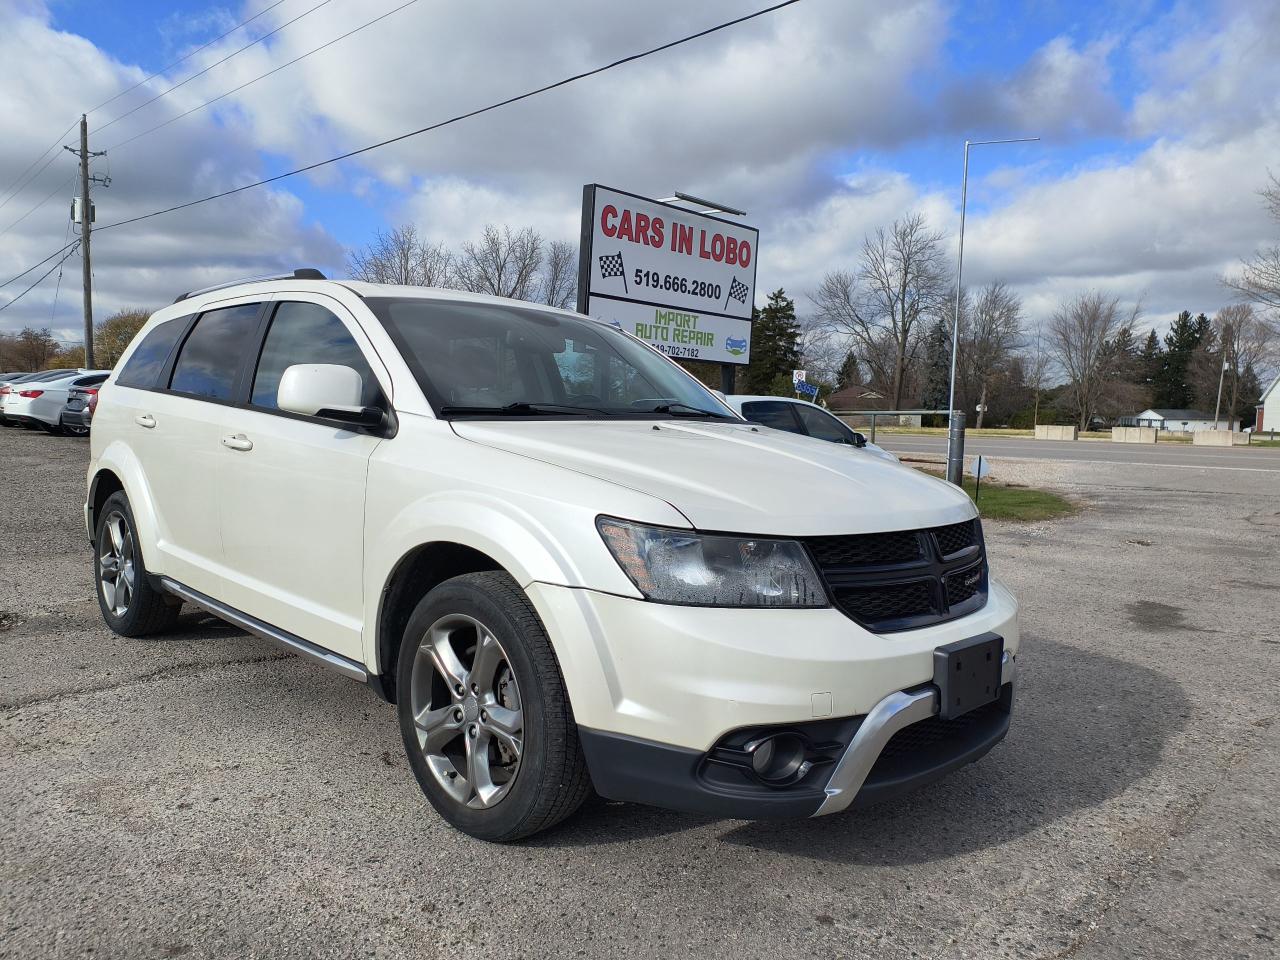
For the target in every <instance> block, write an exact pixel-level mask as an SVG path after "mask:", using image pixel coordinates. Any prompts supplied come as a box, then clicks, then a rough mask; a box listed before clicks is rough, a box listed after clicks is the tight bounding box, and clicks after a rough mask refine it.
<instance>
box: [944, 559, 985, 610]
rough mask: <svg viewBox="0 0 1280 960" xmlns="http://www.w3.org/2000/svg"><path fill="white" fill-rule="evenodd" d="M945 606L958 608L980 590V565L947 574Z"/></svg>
mask: <svg viewBox="0 0 1280 960" xmlns="http://www.w3.org/2000/svg"><path fill="white" fill-rule="evenodd" d="M946 582H947V606H949V607H958V606H959V605H960V604H962V603H964V602H965V601H966V600H969V599H970V598H972V597H973V596H975V595H976V594H977V593H978V591H979V590H981V589H982V564H977V565H976V566H973V567H970V568H969V569H968V570H959V571H957V572H955V573H949V574H947V581H946Z"/></svg>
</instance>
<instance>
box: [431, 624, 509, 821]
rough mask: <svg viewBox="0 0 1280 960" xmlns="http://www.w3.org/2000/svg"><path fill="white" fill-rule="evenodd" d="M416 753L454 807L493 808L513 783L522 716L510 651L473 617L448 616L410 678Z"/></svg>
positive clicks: (434, 626) (435, 629)
mask: <svg viewBox="0 0 1280 960" xmlns="http://www.w3.org/2000/svg"><path fill="white" fill-rule="evenodd" d="M410 686H411V688H412V689H411V691H410V705H411V708H412V710H413V720H414V726H415V727H416V728H417V732H418V746H419V748H420V749H421V750H422V754H423V757H424V758H425V759H426V762H427V766H428V767H429V768H430V770H431V773H432V775H433V776H434V777H435V779H436V782H437V783H439V784H440V786H441V787H442V788H443V789H444V791H445V792H446V793H447V794H448V795H449V796H450V797H452V798H453V799H454V800H455V801H457V802H458V803H460V804H463V805H464V806H467V807H472V808H485V807H492V806H493V805H494V804H496V803H498V802H499V801H501V800H502V798H503V797H505V796H506V795H507V793H508V792H509V791H510V789H511V785H512V784H513V783H514V782H515V779H516V774H517V772H518V771H519V767H520V757H521V755H522V753H523V752H524V711H523V709H522V707H521V703H520V689H519V686H518V685H517V684H516V678H515V674H514V673H513V672H512V670H511V664H510V661H509V660H508V658H507V653H506V651H505V650H504V649H503V648H502V644H501V643H499V642H498V638H497V637H496V636H494V634H493V631H491V630H490V629H489V628H488V627H486V626H485V625H484V624H482V623H481V622H480V621H478V620H476V619H474V618H473V617H468V616H465V615H463V614H451V615H449V616H445V617H441V618H440V619H439V620H437V621H436V622H435V623H434V624H432V625H431V627H430V628H429V629H428V630H427V632H426V635H425V636H424V637H423V638H422V642H421V644H420V645H419V647H418V652H417V655H416V656H415V658H414V662H413V671H412V674H411V678H410Z"/></svg>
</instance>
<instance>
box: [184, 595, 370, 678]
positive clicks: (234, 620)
mask: <svg viewBox="0 0 1280 960" xmlns="http://www.w3.org/2000/svg"><path fill="white" fill-rule="evenodd" d="M160 585H161V586H162V587H164V589H165V590H167V591H168V592H169V593H171V594H173V595H174V596H175V597H177V598H178V599H179V600H183V601H185V602H187V603H192V604H195V605H196V606H197V607H200V608H201V609H203V610H207V611H209V612H210V613H212V614H213V615H214V616H215V617H219V618H221V619H223V620H225V621H227V623H230V624H233V625H234V626H237V627H239V628H240V629H241V630H247V631H249V632H250V633H252V634H255V635H257V636H259V637H262V639H264V640H270V641H271V642H272V643H274V644H276V645H277V646H279V647H283V648H284V649H285V650H288V651H290V652H291V653H297V654H301V655H302V656H304V657H307V658H309V659H311V660H315V661H317V662H318V663H322V664H324V665H325V666H326V667H328V668H329V669H330V670H336V671H337V672H338V673H340V674H342V675H343V676H344V677H349V678H350V679H352V680H359V681H360V682H361V683H368V682H369V671H368V670H366V669H365V668H364V665H363V664H361V663H357V662H356V661H355V660H349V659H347V658H346V657H343V656H339V655H338V654H336V653H334V652H333V651H332V650H326V649H325V648H324V647H321V646H318V645H317V644H314V643H312V642H311V641H310V640H303V639H302V638H301V637H299V636H296V635H294V634H292V633H289V632H288V631H287V630H281V629H280V628H279V627H273V626H272V625H271V624H269V623H266V622H264V621H262V620H259V619H258V618H257V617H251V616H250V615H249V614H247V613H243V612H241V611H240V610H237V609H235V607H229V606H227V605H226V604H225V603H222V602H220V601H218V600H215V599H213V597H210V596H206V595H205V594H203V593H201V592H200V591H198V590H192V589H191V588H190V587H187V586H184V585H182V584H181V583H178V581H176V580H170V579H169V578H168V577H161V578H160Z"/></svg>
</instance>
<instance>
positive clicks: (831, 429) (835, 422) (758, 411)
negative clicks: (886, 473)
mask: <svg viewBox="0 0 1280 960" xmlns="http://www.w3.org/2000/svg"><path fill="white" fill-rule="evenodd" d="M724 402H725V403H727V404H728V405H729V406H731V407H732V408H733V409H734V410H736V411H737V412H738V413H739V414H741V416H742V418H743V419H744V420H750V421H751V422H752V423H758V424H760V425H761V426H764V427H773V429H775V430H785V431H787V432H788V433H798V434H801V435H802V436H807V437H813V438H814V439H815V440H826V441H829V442H830V443H846V444H848V445H849V446H851V447H856V448H857V449H859V450H861V451H862V452H863V453H869V454H872V455H873V456H877V457H880V458H881V459H883V460H892V461H893V462H894V463H897V462H898V458H897V457H895V456H894V455H893V454H892V453H890V452H889V451H888V450H885V449H884V448H883V447H880V446H877V445H876V444H874V443H870V442H868V441H867V438H866V437H864V436H863V435H862V434H860V433H859V432H858V431H857V430H854V429H853V428H851V427H850V426H848V425H847V424H845V423H844V422H843V421H842V420H839V419H838V418H836V417H834V416H832V415H831V414H830V413H828V412H827V411H826V410H823V409H822V408H821V407H819V406H817V405H816V404H812V403H810V402H809V401H807V400H793V399H791V398H790V397H760V396H744V395H741V394H734V395H731V396H727V397H725V398H724Z"/></svg>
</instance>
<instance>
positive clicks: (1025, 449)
mask: <svg viewBox="0 0 1280 960" xmlns="http://www.w3.org/2000/svg"><path fill="white" fill-rule="evenodd" d="M876 443H878V444H879V445H880V446H882V447H884V448H885V449H886V450H891V451H893V452H894V453H896V454H899V455H900V456H901V455H906V456H929V455H932V456H935V457H942V458H945V457H946V454H947V438H946V437H932V436H919V435H911V434H896V433H883V432H879V433H877V434H876ZM964 452H965V456H966V457H975V456H977V455H978V454H982V455H983V456H984V457H1005V458H1008V459H1014V460H1070V461H1075V462H1077V463H1129V464H1139V465H1143V466H1149V467H1174V468H1179V469H1182V468H1195V467H1200V468H1208V469H1220V470H1248V471H1267V472H1271V473H1280V447H1261V446H1259V447H1252V448H1250V447H1206V446H1200V447H1197V446H1194V445H1192V444H1190V443H1177V442H1173V443H1153V444H1136V443H1111V442H1109V441H1106V440H1076V441H1071V442H1068V441H1056V440H1035V439H1032V438H1030V437H976V436H975V437H967V438H966V439H965V444H964Z"/></svg>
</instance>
